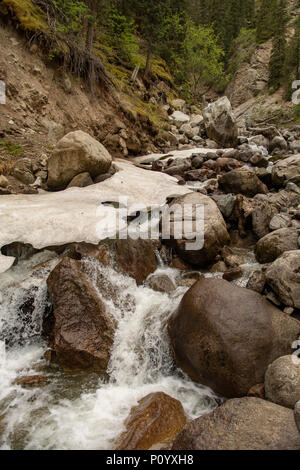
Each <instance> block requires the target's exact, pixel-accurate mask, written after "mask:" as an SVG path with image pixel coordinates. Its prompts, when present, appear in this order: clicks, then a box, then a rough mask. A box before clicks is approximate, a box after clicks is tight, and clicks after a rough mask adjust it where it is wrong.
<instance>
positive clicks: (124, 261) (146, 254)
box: [116, 238, 157, 285]
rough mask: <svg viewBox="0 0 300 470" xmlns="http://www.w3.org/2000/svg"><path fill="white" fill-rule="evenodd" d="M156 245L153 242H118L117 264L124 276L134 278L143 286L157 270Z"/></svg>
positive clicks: (139, 240) (129, 240) (129, 239)
mask: <svg viewBox="0 0 300 470" xmlns="http://www.w3.org/2000/svg"><path fill="white" fill-rule="evenodd" d="M155 249H156V245H155V243H154V242H153V241H151V240H142V239H138V240H132V239H131V238H128V239H127V240H117V242H116V263H117V268H118V270H120V271H121V273H122V274H125V275H128V276H130V277H133V278H134V279H135V280H136V282H137V284H138V285H140V284H143V282H144V281H145V280H146V279H147V277H148V276H149V274H152V273H153V272H154V271H155V270H156V269H157V260H156V255H155Z"/></svg>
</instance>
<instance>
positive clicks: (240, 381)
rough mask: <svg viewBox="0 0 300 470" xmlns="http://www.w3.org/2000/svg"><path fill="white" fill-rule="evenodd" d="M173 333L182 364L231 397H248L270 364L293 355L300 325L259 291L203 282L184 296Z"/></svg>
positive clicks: (195, 377)
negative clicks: (285, 356)
mask: <svg viewBox="0 0 300 470" xmlns="http://www.w3.org/2000/svg"><path fill="white" fill-rule="evenodd" d="M168 331H169V336H170V339H171V344H172V348H173V351H174V356H175V359H176V363H177V364H178V366H180V367H181V368H182V369H183V371H184V372H186V373H187V374H188V375H189V376H190V377H191V378H192V380H195V381H196V382H200V383H201V384H204V385H207V386H209V387H211V388H212V389H213V390H214V391H215V392H216V393H218V394H220V395H223V396H226V397H228V398H231V397H241V396H244V395H247V392H248V390H249V389H250V388H251V387H252V386H253V385H256V384H258V383H262V382H263V381H264V375H265V371H266V369H267V367H268V365H269V364H270V363H272V362H273V361H274V360H275V359H276V358H277V357H280V356H283V355H286V354H291V352H292V349H291V348H292V343H293V341H295V340H296V339H297V337H298V335H299V333H300V322H299V321H298V320H295V319H294V318H291V317H288V316H287V315H285V314H283V313H282V312H281V311H280V310H278V309H277V308H276V307H274V306H273V305H272V304H271V303H269V302H268V301H267V300H266V299H265V298H264V297H263V296H261V295H260V294H258V293H257V292H254V291H251V290H249V289H244V288H241V287H237V286H235V285H233V284H231V283H229V282H227V281H225V280H219V279H202V280H200V281H198V282H197V283H196V284H195V285H194V286H193V287H192V288H191V289H190V290H189V291H188V292H187V293H186V294H185V295H184V297H183V299H182V301H181V303H180V305H179V307H178V309H177V311H175V312H174V314H173V315H172V316H171V318H170V320H169V325H168Z"/></svg>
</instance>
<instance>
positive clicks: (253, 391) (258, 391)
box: [247, 384, 265, 400]
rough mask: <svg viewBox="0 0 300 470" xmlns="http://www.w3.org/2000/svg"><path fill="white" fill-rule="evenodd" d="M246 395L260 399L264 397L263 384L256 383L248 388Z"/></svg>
mask: <svg viewBox="0 0 300 470" xmlns="http://www.w3.org/2000/svg"><path fill="white" fill-rule="evenodd" d="M247 396H248V397H254V398H261V399H262V400H264V399H265V386H264V384H257V385H254V386H253V387H251V388H250V390H249V392H248V393H247Z"/></svg>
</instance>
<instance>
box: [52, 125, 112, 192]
mask: <svg viewBox="0 0 300 470" xmlns="http://www.w3.org/2000/svg"><path fill="white" fill-rule="evenodd" d="M111 163H112V157H111V155H110V154H109V153H108V151H107V150H106V148H105V147H104V146H103V145H102V144H100V142H98V141H97V140H95V139H94V138H93V137H91V136H90V135H88V134H86V133H85V132H82V131H75V132H70V133H69V134H67V135H65V136H64V137H63V138H62V139H61V140H60V141H59V142H58V143H57V145H56V147H55V149H54V151H53V153H52V155H51V156H50V158H49V160H48V181H47V184H48V187H49V188H50V189H64V188H65V187H66V186H67V185H68V184H69V183H70V181H71V180H72V179H73V178H74V176H77V175H79V174H80V173H85V172H87V173H89V174H90V176H91V177H92V178H95V177H96V176H98V175H100V174H102V173H107V172H108V170H109V168H110V166H111Z"/></svg>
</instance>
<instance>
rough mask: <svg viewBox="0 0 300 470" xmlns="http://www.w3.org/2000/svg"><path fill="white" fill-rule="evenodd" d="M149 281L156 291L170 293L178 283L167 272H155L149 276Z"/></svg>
mask: <svg viewBox="0 0 300 470" xmlns="http://www.w3.org/2000/svg"><path fill="white" fill-rule="evenodd" d="M148 283H149V286H150V287H151V289H153V290H155V291H156V292H166V293H170V292H172V291H174V290H175V289H176V284H175V283H174V281H173V280H172V279H171V278H170V277H169V276H168V275H167V274H156V275H155V274H154V275H153V276H151V277H150V278H149V280H148Z"/></svg>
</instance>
